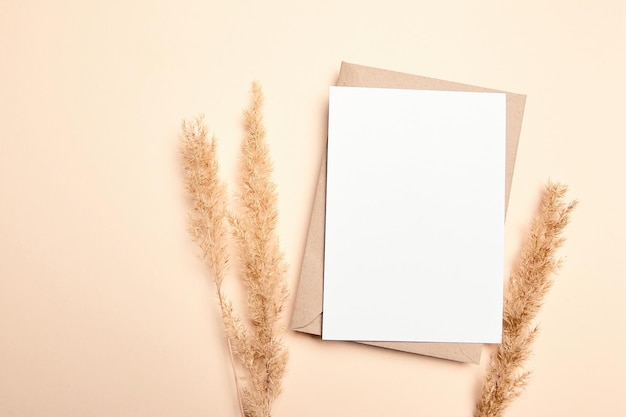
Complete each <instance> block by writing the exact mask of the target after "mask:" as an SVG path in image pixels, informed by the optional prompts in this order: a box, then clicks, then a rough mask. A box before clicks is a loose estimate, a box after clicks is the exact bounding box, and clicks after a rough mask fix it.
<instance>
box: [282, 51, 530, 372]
mask: <svg viewBox="0 0 626 417" xmlns="http://www.w3.org/2000/svg"><path fill="white" fill-rule="evenodd" d="M337 85H339V86H352V87H379V88H410V89H421V90H454V91H484V92H499V91H498V90H492V89H487V88H482V87H475V86H471V85H467V84H459V83H454V82H450V81H444V80H438V79H434V78H427V77H421V76H417V75H411V74H404V73H399V72H393V71H387V70H382V69H377V68H371V67H365V66H361V65H355V64H349V63H345V62H344V63H342V64H341V70H340V73H339V78H338V80H337ZM525 102H526V96H524V95H520V94H513V93H508V92H506V106H507V108H506V116H507V120H506V171H505V208H506V207H507V206H508V200H509V194H510V189H511V181H512V178H513V170H514V167H515V157H516V154H517V144H518V142H519V135H520V130H521V125H522V117H523V114H524V105H525ZM325 207H326V158H325V157H324V158H323V161H322V166H321V168H320V175H319V181H318V184H317V190H316V195H315V200H314V203H313V210H312V213H311V223H310V225H309V233H308V236H307V242H306V247H305V252H304V258H303V263H302V271H301V273H300V281H299V284H298V291H297V294H296V303H295V307H294V313H293V317H292V322H291V328H292V330H295V331H299V332H303V333H309V334H313V335H318V336H319V335H321V333H322V305H323V274H324V221H325ZM367 344H370V345H374V346H380V347H384V348H388V349H395V350H400V351H404V352H410V353H417V354H421V355H428V356H433V357H438V358H443V359H450V360H455V361H459V362H470V363H478V362H479V361H480V354H481V350H482V345H481V344H473V343H417V342H371V343H369V342H368V343H367Z"/></svg>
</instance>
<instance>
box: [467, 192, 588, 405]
mask: <svg viewBox="0 0 626 417" xmlns="http://www.w3.org/2000/svg"><path fill="white" fill-rule="evenodd" d="M566 191H567V187H565V186H563V185H560V184H554V183H548V185H547V186H546V190H545V192H544V195H543V198H542V201H541V206H540V209H539V213H538V214H537V216H536V217H535V218H534V219H533V221H532V223H531V226H530V231H529V235H528V237H527V239H526V241H525V242H524V244H523V246H522V249H521V253H520V257H519V259H518V261H517V262H516V264H515V265H514V267H513V272H512V273H511V277H510V281H509V283H508V287H507V289H506V291H505V295H504V313H503V329H502V343H501V344H500V345H498V347H497V349H496V351H495V353H494V354H493V355H492V357H491V361H490V363H489V365H488V367H487V374H486V376H485V381H484V384H483V387H482V393H481V397H480V399H479V401H478V404H477V405H476V411H475V412H474V416H475V417H499V416H502V414H503V412H504V410H505V409H506V407H508V406H509V404H510V403H511V401H513V400H514V399H516V398H517V397H518V396H519V395H520V394H521V392H522V390H523V389H524V387H525V386H526V383H527V381H528V377H529V375H530V372H529V371H525V370H523V365H524V363H525V362H526V360H527V359H528V358H529V356H530V354H531V347H532V344H533V341H534V340H535V337H536V335H537V326H535V325H534V323H533V322H534V319H535V317H536V316H537V313H538V312H539V309H540V308H541V305H542V304H543V300H544V298H545V296H546V294H547V293H548V291H549V290H550V287H551V286H552V278H551V275H552V274H554V273H555V272H556V271H557V270H558V269H559V266H560V261H559V260H558V259H557V258H555V252H556V250H557V249H558V248H559V247H560V246H561V245H562V244H563V242H564V239H563V238H562V232H563V230H564V229H565V227H566V226H567V224H568V223H569V220H570V214H571V212H572V210H573V209H574V208H575V207H576V204H577V202H576V201H573V202H571V203H565V202H564V201H563V198H564V195H565V192H566Z"/></svg>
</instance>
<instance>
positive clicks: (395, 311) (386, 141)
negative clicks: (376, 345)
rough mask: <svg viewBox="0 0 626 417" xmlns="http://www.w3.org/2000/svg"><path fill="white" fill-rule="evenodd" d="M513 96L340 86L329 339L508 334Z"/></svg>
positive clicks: (486, 339) (333, 105)
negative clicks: (505, 289)
mask: <svg viewBox="0 0 626 417" xmlns="http://www.w3.org/2000/svg"><path fill="white" fill-rule="evenodd" d="M505 114H506V101H505V95H504V94H500V93H476V92H452V91H420V90H398V89H383V88H359V87H331V90H330V106H329V122H328V172H327V191H326V192H327V194H326V243H325V262H324V310H323V311H324V314H323V331H322V337H323V338H324V339H326V340H360V341H407V342H467V343H471V342H474V343H499V342H500V341H501V334H502V286H503V246H504V169H505V166H504V163H505V129H506V127H505V125H506V115H505Z"/></svg>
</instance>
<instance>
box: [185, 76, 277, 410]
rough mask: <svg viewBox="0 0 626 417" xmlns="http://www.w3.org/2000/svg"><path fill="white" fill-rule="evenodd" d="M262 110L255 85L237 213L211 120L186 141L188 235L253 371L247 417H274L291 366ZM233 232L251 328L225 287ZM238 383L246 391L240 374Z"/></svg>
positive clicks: (231, 336) (232, 340) (237, 350)
mask: <svg viewBox="0 0 626 417" xmlns="http://www.w3.org/2000/svg"><path fill="white" fill-rule="evenodd" d="M262 105H263V95H262V92H261V88H260V86H259V85H258V84H257V83H254V84H253V86H252V95H251V102H250V105H249V107H248V108H247V109H246V111H245V112H244V122H245V129H246V135H245V138H244V141H243V144H242V150H241V168H240V177H241V188H242V189H241V192H240V193H239V194H238V195H237V202H238V203H239V204H238V210H237V211H236V212H230V211H229V209H228V207H227V203H226V201H227V199H226V187H225V185H224V184H223V183H222V182H221V181H220V180H219V175H218V163H217V155H216V146H215V139H211V141H210V142H209V141H208V140H207V134H206V127H205V125H204V121H203V120H202V119H201V118H196V119H195V120H193V121H191V122H183V126H182V130H183V133H182V135H181V142H182V156H183V163H184V168H185V182H186V186H187V191H188V193H189V195H190V197H191V199H192V200H193V210H192V212H191V214H190V220H189V232H190V234H191V236H192V238H193V240H194V241H195V242H196V243H197V244H198V246H199V247H200V251H201V253H200V256H201V258H202V260H203V261H204V262H205V263H206V264H207V266H208V267H209V269H210V271H211V273H212V275H213V278H214V281H215V284H216V288H217V298H218V301H219V305H220V309H221V312H222V318H223V321H224V330H225V333H226V336H227V338H228V340H229V347H230V349H231V350H232V352H234V355H235V356H236V357H237V358H238V359H239V360H240V362H241V364H242V365H243V366H244V368H245V369H246V371H247V373H248V377H247V378H246V382H247V383H246V384H244V387H243V388H242V389H241V403H242V408H243V412H244V414H245V416H247V417H268V416H270V415H271V409H272V404H273V403H274V400H275V399H276V397H277V396H278V395H279V393H280V391H281V380H282V378H283V376H284V374H285V369H286V365H287V360H288V352H287V349H286V348H285V347H284V345H283V341H282V333H283V331H284V328H283V326H282V324H281V315H282V312H283V310H284V306H285V302H286V298H287V285H286V280H285V271H286V266H285V263H284V260H283V254H282V252H281V250H280V247H279V244H278V237H277V235H276V225H277V219H278V209H277V194H276V187H275V185H274V183H273V182H272V180H271V174H272V163H271V161H270V158H269V151H268V148H267V144H266V142H265V128H264V126H263V119H262V114H261V109H262ZM229 226H230V232H232V236H233V237H234V239H235V242H236V243H237V249H238V252H239V258H240V261H241V272H240V276H241V278H242V282H243V284H244V287H245V291H246V305H247V314H248V316H247V319H248V320H246V322H245V323H244V321H242V320H241V319H240V318H239V316H238V315H237V314H235V312H234V309H233V305H232V303H231V302H230V301H229V300H228V299H227V297H226V296H225V294H224V293H223V291H222V285H221V284H222V281H223V279H224V277H225V275H226V274H227V271H228V254H227V250H226V247H227V243H228V236H229V234H230V233H229ZM235 379H236V381H237V384H238V388H237V391H238V393H239V391H240V389H239V381H238V380H239V378H238V377H237V375H235Z"/></svg>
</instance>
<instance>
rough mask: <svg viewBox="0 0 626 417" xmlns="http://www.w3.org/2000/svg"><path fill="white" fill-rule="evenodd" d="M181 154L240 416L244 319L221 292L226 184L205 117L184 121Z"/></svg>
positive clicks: (192, 227) (192, 223) (192, 225)
mask: <svg viewBox="0 0 626 417" xmlns="http://www.w3.org/2000/svg"><path fill="white" fill-rule="evenodd" d="M182 132H183V133H182V135H181V154H182V157H183V166H184V170H185V185H186V188H187V192H188V193H189V195H190V196H191V198H192V200H193V211H192V212H191V213H190V214H189V224H188V230H189V233H190V235H191V236H192V238H193V240H194V241H195V242H196V243H197V244H198V246H199V247H200V250H201V253H200V258H201V259H202V261H203V262H204V263H205V264H206V265H207V266H208V267H209V270H210V271H211V273H212V275H213V280H214V281H215V287H216V292H217V299H218V302H219V306H220V310H221V313H222V319H223V321H224V328H225V331H226V333H227V336H228V351H229V355H230V360H231V365H232V370H233V375H234V378H235V385H236V388H237V398H238V400H239V407H240V410H241V415H242V416H243V415H244V412H243V405H242V400H241V393H240V389H239V377H238V375H237V369H236V367H235V363H234V360H233V351H232V347H231V343H230V338H231V337H237V336H235V335H234V333H237V329H239V331H241V321H240V319H239V318H238V317H236V316H235V315H234V314H233V309H232V304H231V302H230V301H229V300H228V299H227V297H226V296H225V295H224V292H223V291H222V282H223V280H224V276H225V275H226V273H227V271H228V253H227V250H226V247H227V235H228V231H227V222H226V219H227V218H226V213H227V208H226V186H225V185H224V184H223V183H222V182H220V181H219V176H218V170H219V164H218V162H217V152H216V143H215V138H213V139H212V140H211V142H210V143H209V142H208V141H207V131H206V126H205V124H204V120H203V119H202V117H197V118H195V119H194V120H192V121H183V124H182Z"/></svg>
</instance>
